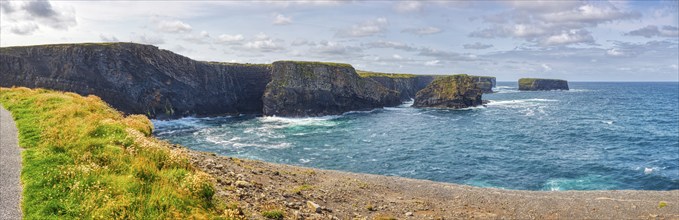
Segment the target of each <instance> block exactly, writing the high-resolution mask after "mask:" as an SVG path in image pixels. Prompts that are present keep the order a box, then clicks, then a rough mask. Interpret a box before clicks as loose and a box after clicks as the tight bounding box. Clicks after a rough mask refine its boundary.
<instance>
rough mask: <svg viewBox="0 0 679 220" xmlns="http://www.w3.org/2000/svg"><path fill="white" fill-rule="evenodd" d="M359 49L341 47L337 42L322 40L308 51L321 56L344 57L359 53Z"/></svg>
mask: <svg viewBox="0 0 679 220" xmlns="http://www.w3.org/2000/svg"><path fill="white" fill-rule="evenodd" d="M361 51H362V50H361V48H358V47H353V46H346V45H342V44H340V43H338V42H333V41H326V40H322V41H320V42H318V44H317V45H316V46H315V47H313V48H312V50H310V52H311V53H317V54H320V55H323V56H327V55H331V56H346V55H348V54H355V53H358V52H361Z"/></svg>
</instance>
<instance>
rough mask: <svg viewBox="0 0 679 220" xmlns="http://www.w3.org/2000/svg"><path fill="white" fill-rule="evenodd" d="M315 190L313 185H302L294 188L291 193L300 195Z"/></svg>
mask: <svg viewBox="0 0 679 220" xmlns="http://www.w3.org/2000/svg"><path fill="white" fill-rule="evenodd" d="M313 188H314V187H313V186H312V185H309V184H303V185H300V186H297V187H295V188H293V189H292V190H290V192H291V193H294V194H299V193H302V192H303V191H307V190H311V189H313Z"/></svg>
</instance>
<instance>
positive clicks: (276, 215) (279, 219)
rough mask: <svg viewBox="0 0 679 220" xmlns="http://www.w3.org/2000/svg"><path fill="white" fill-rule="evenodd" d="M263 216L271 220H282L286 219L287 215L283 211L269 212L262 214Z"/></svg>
mask: <svg viewBox="0 0 679 220" xmlns="http://www.w3.org/2000/svg"><path fill="white" fill-rule="evenodd" d="M262 216H264V217H265V218H269V219H276V220H282V219H283V218H285V213H284V212H283V211H281V210H269V211H264V212H262Z"/></svg>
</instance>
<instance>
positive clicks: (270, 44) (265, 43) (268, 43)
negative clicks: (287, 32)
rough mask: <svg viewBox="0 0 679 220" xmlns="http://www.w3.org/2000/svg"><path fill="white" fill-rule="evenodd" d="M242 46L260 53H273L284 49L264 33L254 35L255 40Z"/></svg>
mask: <svg viewBox="0 0 679 220" xmlns="http://www.w3.org/2000/svg"><path fill="white" fill-rule="evenodd" d="M243 46H244V47H245V48H248V49H253V50H258V51H260V52H273V51H280V50H283V49H285V48H283V46H281V45H280V44H278V43H276V42H275V41H274V40H273V39H271V38H270V37H269V36H268V35H266V34H264V33H259V34H257V35H255V40H253V41H250V42H246V43H245V44H244V45H243Z"/></svg>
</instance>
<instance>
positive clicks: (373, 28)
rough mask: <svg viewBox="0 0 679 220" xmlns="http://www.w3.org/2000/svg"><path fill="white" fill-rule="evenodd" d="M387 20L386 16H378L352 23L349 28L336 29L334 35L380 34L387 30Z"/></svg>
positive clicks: (360, 35)
mask: <svg viewBox="0 0 679 220" xmlns="http://www.w3.org/2000/svg"><path fill="white" fill-rule="evenodd" d="M388 25H389V22H388V21H387V18H384V17H380V18H377V19H375V20H370V21H365V22H363V23H361V24H358V25H354V26H352V27H351V28H348V29H343V30H340V31H338V32H337V33H336V34H335V36H338V37H368V36H373V35H376V34H381V33H384V32H386V31H387V26H388Z"/></svg>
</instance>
